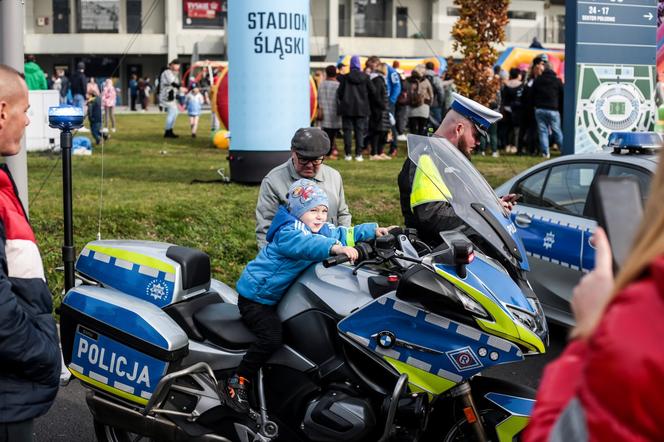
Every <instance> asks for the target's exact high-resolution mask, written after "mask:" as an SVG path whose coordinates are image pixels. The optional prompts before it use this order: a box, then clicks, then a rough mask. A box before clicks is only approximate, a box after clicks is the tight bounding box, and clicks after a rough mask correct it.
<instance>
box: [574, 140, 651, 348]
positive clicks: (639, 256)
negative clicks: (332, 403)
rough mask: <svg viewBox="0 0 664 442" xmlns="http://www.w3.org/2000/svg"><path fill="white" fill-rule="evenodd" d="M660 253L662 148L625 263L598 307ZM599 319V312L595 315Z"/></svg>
mask: <svg viewBox="0 0 664 442" xmlns="http://www.w3.org/2000/svg"><path fill="white" fill-rule="evenodd" d="M662 255H664V148H662V153H660V155H659V164H658V166H657V172H656V173H655V176H654V177H653V179H652V182H651V183H650V195H649V196H648V201H647V202H646V207H645V211H644V214H643V220H641V224H640V225H639V228H638V230H637V231H636V234H635V236H634V245H633V246H632V250H631V251H630V253H629V255H628V257H627V259H626V260H625V264H624V265H623V267H622V268H621V269H620V272H619V273H618V275H617V276H616V281H615V286H614V289H613V293H612V294H611V296H609V297H608V299H607V300H606V302H605V303H604V305H603V306H602V310H605V309H606V307H607V306H608V305H609V304H610V303H611V301H612V300H613V299H614V298H615V297H616V295H617V294H618V293H620V292H621V291H622V290H623V289H624V288H625V287H627V286H628V285H629V284H630V283H632V282H633V281H636V280H638V279H639V278H640V277H641V276H642V275H643V274H644V273H645V272H646V271H647V270H648V267H649V266H650V263H652V262H653V261H654V260H655V259H657V258H658V257H659V256H662ZM598 318H601V315H598ZM595 326H596V324H595V325H594V326H592V327H589V328H588V330H587V331H586V332H584V331H581V330H579V335H581V336H585V337H587V336H589V335H590V334H592V332H593V331H594V329H595Z"/></svg>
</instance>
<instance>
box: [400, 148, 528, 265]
mask: <svg viewBox="0 0 664 442" xmlns="http://www.w3.org/2000/svg"><path fill="white" fill-rule="evenodd" d="M408 158H409V159H410V160H411V161H412V162H413V164H415V165H417V171H416V174H415V176H416V179H415V180H414V183H413V187H414V189H413V192H415V191H418V192H423V193H425V194H430V196H431V201H440V200H446V201H447V202H448V203H449V204H450V205H451V206H452V209H454V212H455V213H456V215H457V216H458V217H459V218H461V219H462V220H463V221H464V222H465V223H466V224H467V225H468V226H470V227H471V228H472V229H473V230H474V231H475V232H477V234H479V235H480V236H482V237H483V238H484V239H485V240H486V242H487V244H490V245H492V246H493V247H494V248H495V250H496V251H497V252H498V253H500V254H501V255H502V256H503V257H504V258H506V259H507V260H508V261H509V262H511V263H512V264H513V265H514V266H516V267H518V268H521V269H523V270H528V261H527V259H526V251H525V249H524V247H523V243H522V242H521V238H520V237H519V236H518V235H517V233H516V226H515V225H514V223H512V221H511V219H510V216H509V212H508V211H507V210H506V209H505V208H503V206H502V204H501V202H500V199H499V198H498V196H497V195H496V193H495V192H494V191H493V189H492V188H491V186H490V185H489V183H487V181H486V180H485V179H484V177H483V176H482V175H481V174H480V173H479V172H478V171H477V169H476V168H475V167H474V166H473V165H472V164H471V163H470V161H469V160H468V159H467V158H466V157H465V156H464V155H463V154H462V153H461V151H459V149H457V148H456V147H454V146H453V145H452V143H450V142H449V141H448V140H446V139H445V138H437V137H423V136H419V135H408ZM418 175H419V180H418ZM416 181H417V182H418V184H417V189H415V182H416ZM426 199H427V197H425V198H424V199H423V201H426Z"/></svg>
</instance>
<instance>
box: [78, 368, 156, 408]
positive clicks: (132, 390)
mask: <svg viewBox="0 0 664 442" xmlns="http://www.w3.org/2000/svg"><path fill="white" fill-rule="evenodd" d="M69 369H70V370H73V371H75V372H77V373H80V374H82V375H84V376H87V377H89V378H90V379H93V380H95V381H97V382H101V383H102V384H105V385H108V386H109V387H113V388H116V389H118V390H120V391H124V392H125V393H129V394H132V395H138V396H140V397H142V398H144V399H150V397H151V396H152V393H150V392H148V391H140V392H139V393H136V388H134V387H132V386H130V385H126V384H123V383H121V382H118V381H113V384H112V385H111V383H110V382H109V380H108V377H106V376H104V375H102V374H99V373H97V372H95V371H92V370H89V369H85V368H84V367H81V366H80V365H78V364H75V363H73V362H70V363H69Z"/></svg>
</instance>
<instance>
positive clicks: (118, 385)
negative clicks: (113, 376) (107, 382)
mask: <svg viewBox="0 0 664 442" xmlns="http://www.w3.org/2000/svg"><path fill="white" fill-rule="evenodd" d="M113 387H115V388H117V389H118V390H122V391H124V392H126V393H129V394H134V391H136V389H135V388H134V387H132V386H131V385H127V384H123V383H122V382H118V381H115V382H113Z"/></svg>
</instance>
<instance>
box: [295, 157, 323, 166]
mask: <svg viewBox="0 0 664 442" xmlns="http://www.w3.org/2000/svg"><path fill="white" fill-rule="evenodd" d="M323 159H324V157H319V158H303V157H301V156H299V155H297V162H298V163H300V166H306V165H307V164H313V165H314V166H320V165H321V164H323Z"/></svg>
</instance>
